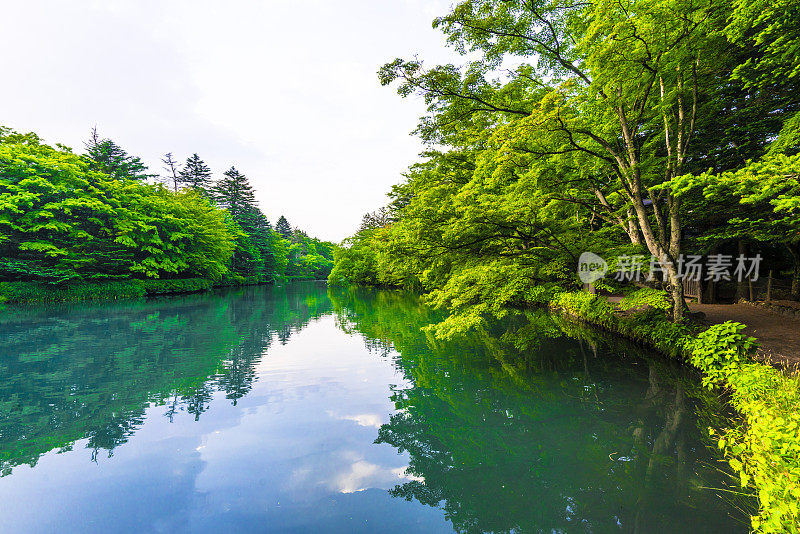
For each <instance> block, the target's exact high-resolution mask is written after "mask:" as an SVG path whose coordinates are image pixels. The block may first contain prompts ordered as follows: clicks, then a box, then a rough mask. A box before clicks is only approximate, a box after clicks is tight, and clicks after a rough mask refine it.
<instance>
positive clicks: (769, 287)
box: [767, 269, 772, 302]
mask: <svg viewBox="0 0 800 534" xmlns="http://www.w3.org/2000/svg"><path fill="white" fill-rule="evenodd" d="M771 300H772V269H770V270H769V278H767V302H769V301H771Z"/></svg>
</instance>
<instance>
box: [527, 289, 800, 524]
mask: <svg viewBox="0 0 800 534" xmlns="http://www.w3.org/2000/svg"><path fill="white" fill-rule="evenodd" d="M536 300H537V301H538V303H540V304H544V305H547V306H549V307H550V308H551V309H553V310H555V311H557V312H560V313H565V314H568V315H571V316H574V317H577V318H579V319H582V320H584V321H587V322H589V323H592V324H594V325H597V326H601V327H603V328H606V329H608V330H611V331H614V332H617V333H619V334H622V335H625V336H626V337H629V338H632V339H635V340H637V341H640V342H642V343H644V344H646V345H649V346H651V347H652V348H654V349H656V350H658V351H659V352H662V353H664V354H667V355H670V356H672V357H675V358H679V359H682V360H684V361H686V362H688V363H690V364H691V365H694V366H695V367H697V368H698V369H700V370H701V371H702V373H703V383H704V385H706V386H707V387H709V388H720V389H723V390H726V391H727V392H728V394H729V395H730V399H731V403H732V404H733V406H734V408H736V410H737V411H738V412H739V413H740V414H741V415H742V423H741V425H739V426H738V427H737V428H732V429H709V432H711V434H712V435H714V436H716V438H717V439H718V444H719V447H720V449H721V450H723V451H724V454H725V457H726V458H727V460H728V462H729V463H730V465H731V467H732V468H733V469H734V471H736V472H737V473H738V474H739V477H740V481H741V484H742V487H743V488H745V487H752V488H754V489H755V491H756V494H757V496H758V500H759V513H758V515H756V516H753V517H752V526H753V528H754V529H755V530H756V531H758V532H770V533H771V532H793V533H794V532H800V526H799V525H800V513H799V511H798V502H800V413H798V412H797V407H798V406H800V379H799V377H798V374H797V372H796V371H794V372H790V371H785V370H778V369H775V368H773V367H771V366H769V365H767V364H763V363H759V362H756V361H754V360H753V358H752V356H753V354H754V351H755V347H756V340H755V339H754V338H750V337H746V336H744V335H743V334H742V333H741V330H742V329H743V328H744V326H743V325H741V324H739V323H732V322H727V323H723V324H718V325H713V326H711V327H709V328H707V329H703V328H702V327H699V326H692V325H685V324H675V323H671V322H669V321H668V320H667V318H666V315H665V314H664V313H663V312H662V311H660V310H658V309H652V308H651V309H648V310H646V311H639V312H633V313H621V310H620V308H618V307H617V306H615V305H614V304H612V303H611V302H609V301H608V299H606V298H605V297H602V296H596V295H591V294H588V293H585V292H562V291H558V290H553V291H546V292H540V293H539V294H538V295H537V296H536ZM640 300H641V299H640ZM645 300H646V299H645ZM631 304H636V301H635V299H633V301H630V302H628V305H631ZM621 307H622V308H625V307H626V303H625V301H623V303H621Z"/></svg>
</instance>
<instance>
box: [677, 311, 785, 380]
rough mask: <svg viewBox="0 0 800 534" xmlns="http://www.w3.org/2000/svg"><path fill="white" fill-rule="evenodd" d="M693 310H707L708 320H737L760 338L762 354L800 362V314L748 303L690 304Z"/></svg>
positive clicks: (708, 321) (746, 330)
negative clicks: (776, 310)
mask: <svg viewBox="0 0 800 534" xmlns="http://www.w3.org/2000/svg"><path fill="white" fill-rule="evenodd" d="M689 309H690V310H691V311H693V312H703V313H705V314H706V317H705V319H704V320H703V321H702V322H704V323H706V324H709V325H711V324H716V323H724V322H725V321H737V322H740V323H742V324H744V325H746V326H747V328H745V329H744V330H743V332H744V333H746V334H747V335H749V336H753V337H754V338H756V339H757V340H758V343H759V345H760V346H761V348H760V349H759V356H760V357H761V358H763V359H765V360H770V361H772V362H776V363H780V364H784V365H786V364H788V365H797V364H799V363H800V318H798V317H790V316H785V315H781V314H779V313H776V312H773V311H770V310H768V309H764V308H758V307H755V306H751V305H749V304H694V303H692V304H689Z"/></svg>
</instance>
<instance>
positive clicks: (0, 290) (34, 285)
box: [0, 276, 270, 304]
mask: <svg viewBox="0 0 800 534" xmlns="http://www.w3.org/2000/svg"><path fill="white" fill-rule="evenodd" d="M262 283H270V282H267V281H263V280H260V279H258V278H256V277H251V278H245V277H241V276H237V277H228V278H224V279H222V280H218V281H212V280H208V279H205V278H179V279H169V280H131V279H129V280H107V281H103V282H83V281H81V282H73V283H67V284H61V285H53V284H46V283H38V282H0V303H7V304H33V303H47V302H78V301H86V300H120V299H131V298H141V297H149V296H156V295H173V294H181V293H199V292H203V291H209V290H211V289H213V288H215V287H231V286H248V285H258V284H262Z"/></svg>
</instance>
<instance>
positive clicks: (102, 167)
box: [85, 128, 155, 181]
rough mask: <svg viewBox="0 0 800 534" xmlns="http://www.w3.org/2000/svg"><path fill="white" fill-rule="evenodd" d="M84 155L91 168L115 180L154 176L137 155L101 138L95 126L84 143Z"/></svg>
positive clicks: (142, 178)
mask: <svg viewBox="0 0 800 534" xmlns="http://www.w3.org/2000/svg"><path fill="white" fill-rule="evenodd" d="M85 147H86V155H87V156H88V158H89V159H90V160H91V168H92V169H93V170H96V171H99V172H102V173H105V174H107V175H109V176H110V177H111V178H114V179H116V180H140V181H147V179H148V178H153V177H155V175H154V174H150V173H148V172H147V166H146V165H145V164H144V163H143V162H142V160H141V159H139V158H138V157H137V156H131V155H129V154H128V153H127V152H126V151H125V150H123V149H122V147H120V146H119V145H117V144H116V143H115V142H114V141H112V140H111V139H102V138H100V136H99V134H98V133H97V128H92V134H91V136H90V138H89V140H88V141H87V142H86V143H85Z"/></svg>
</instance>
